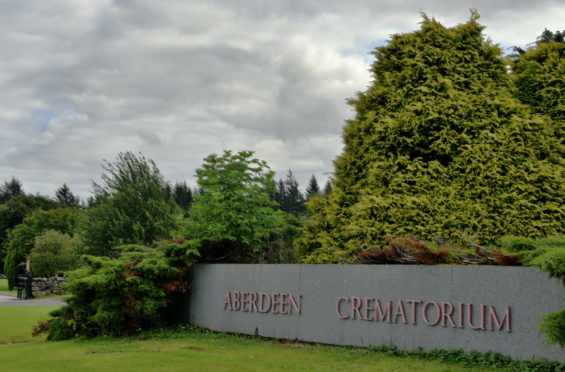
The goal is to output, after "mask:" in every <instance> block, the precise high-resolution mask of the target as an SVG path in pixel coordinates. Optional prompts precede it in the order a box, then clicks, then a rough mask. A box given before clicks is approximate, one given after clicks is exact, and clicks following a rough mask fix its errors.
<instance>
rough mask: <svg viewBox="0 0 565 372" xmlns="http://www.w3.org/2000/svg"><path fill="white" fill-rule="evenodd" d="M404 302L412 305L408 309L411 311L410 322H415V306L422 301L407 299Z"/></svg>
mask: <svg viewBox="0 0 565 372" xmlns="http://www.w3.org/2000/svg"><path fill="white" fill-rule="evenodd" d="M406 302H408V303H409V304H410V305H412V306H411V310H410V311H411V313H412V318H411V321H412V324H416V312H417V309H416V307H417V306H418V304H420V303H422V301H420V300H408V301H406Z"/></svg>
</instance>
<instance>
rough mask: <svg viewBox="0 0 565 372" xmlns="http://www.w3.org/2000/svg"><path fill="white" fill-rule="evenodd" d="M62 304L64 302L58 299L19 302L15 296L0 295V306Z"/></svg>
mask: <svg viewBox="0 0 565 372" xmlns="http://www.w3.org/2000/svg"><path fill="white" fill-rule="evenodd" d="M64 304H65V301H63V300H62V299H59V298H53V299H48V300H20V299H19V298H18V297H17V296H16V295H15V294H14V295H12V294H11V293H10V294H6V293H1V294H0V306H63V305H64Z"/></svg>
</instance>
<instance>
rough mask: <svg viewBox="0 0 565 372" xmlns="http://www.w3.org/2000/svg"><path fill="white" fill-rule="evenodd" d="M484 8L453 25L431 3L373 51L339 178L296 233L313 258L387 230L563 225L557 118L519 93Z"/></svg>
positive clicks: (420, 233) (412, 232)
mask: <svg viewBox="0 0 565 372" xmlns="http://www.w3.org/2000/svg"><path fill="white" fill-rule="evenodd" d="M477 20H478V14H476V13H475V12H474V13H473V14H472V16H471V19H470V20H469V21H468V22H467V23H464V24H460V25H458V26H456V27H453V28H446V27H444V26H442V25H441V24H440V23H438V22H437V21H435V20H434V19H430V18H428V17H427V16H425V15H424V16H423V21H422V23H421V29H420V30H418V31H415V32H411V33H405V34H398V35H393V36H392V38H391V39H390V40H389V42H388V43H387V45H385V46H382V47H378V48H377V49H376V50H375V51H374V52H373V54H374V56H375V57H376V61H375V62H374V63H373V65H372V68H371V72H372V74H373V79H374V80H373V82H372V84H371V85H370V86H369V88H368V89H367V91H365V92H361V93H358V95H357V97H355V98H354V99H351V100H350V101H349V103H350V104H351V105H352V106H353V107H354V108H355V111H356V116H355V118H354V119H352V120H350V121H348V122H347V124H346V126H345V127H344V130H343V140H344V144H345V146H344V151H343V153H342V154H341V155H340V156H339V157H338V159H337V160H336V161H335V162H334V164H335V179H334V183H333V186H334V190H333V191H332V193H331V194H330V195H329V196H328V198H325V199H319V200H317V202H316V203H315V205H310V207H311V209H312V212H313V215H312V218H311V220H310V221H308V222H307V223H306V225H305V228H304V230H303V233H304V237H303V238H302V239H299V241H298V245H299V249H300V250H301V252H302V253H303V254H305V255H307V256H308V257H307V258H306V261H307V262H340V261H343V260H348V259H350V258H351V257H353V256H355V255H356V253H357V252H359V251H362V250H364V249H370V248H371V247H374V246H375V245H377V246H379V245H381V244H382V243H383V241H384V238H385V237H386V236H394V237H403V236H416V237H419V238H423V239H434V238H444V239H448V240H450V241H452V242H454V243H461V242H464V241H468V240H473V241H475V242H478V243H489V242H492V241H493V240H494V239H496V238H498V237H500V236H501V235H505V234H509V233H514V234H519V235H524V236H530V237H540V236H546V235H549V234H555V233H560V232H563V231H564V230H565V229H564V226H565V222H564V221H565V219H564V218H563V217H564V213H563V212H564V209H563V205H564V203H563V195H565V192H564V191H565V189H564V183H563V174H564V167H563V164H562V159H563V145H562V143H561V142H560V140H559V135H558V133H557V129H556V127H555V126H554V122H553V121H551V120H550V119H549V118H548V117H546V116H545V117H544V116H540V115H532V114H531V112H530V110H529V108H528V107H527V106H525V105H523V104H521V103H520V102H519V101H517V100H516V99H515V98H514V97H513V96H512V93H511V89H510V86H511V79H510V77H509V74H508V73H507V71H506V66H505V62H504V59H503V58H502V52H501V50H500V48H498V47H497V46H496V45H494V44H492V43H491V42H490V41H489V40H487V39H485V37H484V36H483V34H482V30H483V26H481V25H480V24H479V23H478V22H477Z"/></svg>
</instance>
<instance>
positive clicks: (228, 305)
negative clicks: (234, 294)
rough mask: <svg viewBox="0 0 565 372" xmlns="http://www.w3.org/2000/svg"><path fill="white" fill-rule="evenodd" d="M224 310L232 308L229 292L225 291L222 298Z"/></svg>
mask: <svg viewBox="0 0 565 372" xmlns="http://www.w3.org/2000/svg"><path fill="white" fill-rule="evenodd" d="M224 310H232V307H231V298H230V293H229V292H228V293H226V298H225V299H224Z"/></svg>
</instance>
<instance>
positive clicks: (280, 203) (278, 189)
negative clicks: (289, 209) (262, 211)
mask: <svg viewBox="0 0 565 372" xmlns="http://www.w3.org/2000/svg"><path fill="white" fill-rule="evenodd" d="M271 200H273V201H275V202H277V205H276V206H275V209H279V210H284V208H285V206H284V205H285V203H286V185H285V183H284V181H283V180H282V179H280V180H279V181H278V182H277V184H276V185H275V189H274V191H273V192H272V193H271Z"/></svg>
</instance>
